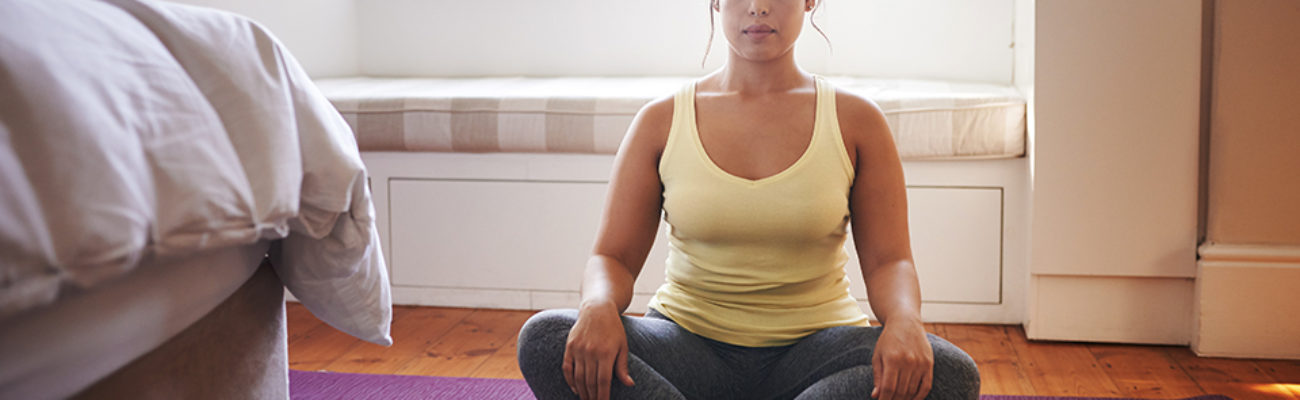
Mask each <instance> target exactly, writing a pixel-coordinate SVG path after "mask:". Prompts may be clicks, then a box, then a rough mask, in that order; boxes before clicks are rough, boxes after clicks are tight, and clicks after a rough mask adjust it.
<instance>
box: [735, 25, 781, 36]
mask: <svg viewBox="0 0 1300 400" xmlns="http://www.w3.org/2000/svg"><path fill="white" fill-rule="evenodd" d="M740 32H741V33H743V34H745V35H746V36H749V37H750V38H753V39H762V38H765V37H767V36H768V35H771V34H774V33H776V29H772V27H771V26H768V25H766V24H755V25H750V26H747V27H745V29H742V30H741V31H740Z"/></svg>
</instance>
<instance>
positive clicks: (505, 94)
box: [316, 77, 1025, 160]
mask: <svg viewBox="0 0 1300 400" xmlns="http://www.w3.org/2000/svg"><path fill="white" fill-rule="evenodd" d="M691 79H692V78H685V77H627V78H591V77H563V78H449V79H425V78H367V77H355V78H331V79H320V80H317V81H316V83H317V85H318V86H319V87H320V89H321V91H322V92H324V94H325V96H326V97H327V98H329V100H330V101H331V102H332V103H333V104H334V106H335V108H337V109H338V110H339V112H340V113H341V114H342V115H343V118H344V119H345V120H347V122H348V124H349V125H351V126H352V129H353V131H354V132H355V133H356V136H357V143H358V145H359V146H360V148H361V150H362V151H434V152H476V153H483V152H526V153H594V154H614V153H615V152H617V151H618V146H619V143H620V142H621V141H622V139H623V136H624V134H626V132H627V128H628V126H629V125H630V124H631V123H632V117H633V116H634V115H636V112H637V110H639V109H640V108H641V106H643V105H645V103H647V102H649V101H651V100H653V99H655V98H659V97H663V96H668V95H671V94H672V93H674V92H676V91H677V89H679V88H680V87H681V86H682V85H684V84H687V83H688V82H690V81H691ZM829 79H830V80H831V82H833V83H834V84H835V85H836V86H837V87H839V88H840V89H842V90H847V91H851V92H854V93H857V94H860V95H862V96H864V97H867V98H869V99H872V100H874V101H875V102H876V103H877V104H879V105H880V107H881V109H882V110H884V112H885V116H886V119H887V120H888V121H889V125H890V128H891V130H892V131H893V134H894V138H895V142H896V143H897V145H898V149H899V154H900V156H901V157H902V158H903V159H904V160H930V159H984V158H1009V157H1018V156H1021V155H1023V154H1024V152H1025V98H1024V96H1023V95H1021V94H1020V92H1019V91H1017V90H1016V89H1015V88H1014V87H1012V86H1005V85H994V84H978V83H960V82H946V81H925V80H910V79H868V78H858V77H830V78H829Z"/></svg>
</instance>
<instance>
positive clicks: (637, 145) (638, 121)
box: [623, 95, 674, 153]
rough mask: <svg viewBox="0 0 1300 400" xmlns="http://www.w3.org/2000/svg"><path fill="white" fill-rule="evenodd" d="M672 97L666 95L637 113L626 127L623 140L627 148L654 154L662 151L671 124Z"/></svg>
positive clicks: (652, 101)
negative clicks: (650, 151)
mask: <svg viewBox="0 0 1300 400" xmlns="http://www.w3.org/2000/svg"><path fill="white" fill-rule="evenodd" d="M673 97H674V96H673V95H667V96H663V97H659V98H657V99H654V100H651V101H650V102H649V103H646V104H645V105H644V106H642V107H641V110H640V111H637V113H636V117H634V118H632V125H631V126H630V127H628V130H627V137H626V138H624V139H623V140H624V142H625V144H626V145H627V146H629V147H630V148H633V149H639V150H653V151H655V152H656V153H658V152H661V151H662V150H663V148H664V146H665V145H666V143H667V142H668V132H669V130H671V129H672V124H673V111H674V100H673Z"/></svg>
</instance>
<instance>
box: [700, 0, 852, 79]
mask: <svg viewBox="0 0 1300 400" xmlns="http://www.w3.org/2000/svg"><path fill="white" fill-rule="evenodd" d="M718 1H719V0H709V2H708V6H709V42H708V43H706V44H705V45H704V58H703V59H701V60H700V68H703V67H704V63H705V62H707V61H709V51H710V50H713V5H714V4H717V3H718ZM823 2H825V0H821V1H818V2H817V5H814V6H813V10H812V15H811V16H810V17H809V18H811V19H812V27H813V29H816V30H817V33H818V34H820V35H822V39H824V40H826V47H828V48H830V50H831V53H835V46H833V45H831V38H830V37H829V36H826V32H825V31H823V30H822V28H821V27H820V26H817V18H816V17H817V10H820V9H822V3H823Z"/></svg>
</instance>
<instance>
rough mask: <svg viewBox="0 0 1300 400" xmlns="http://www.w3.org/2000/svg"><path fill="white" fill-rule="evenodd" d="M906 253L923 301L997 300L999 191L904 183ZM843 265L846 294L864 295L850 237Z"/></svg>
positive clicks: (999, 275)
mask: <svg viewBox="0 0 1300 400" xmlns="http://www.w3.org/2000/svg"><path fill="white" fill-rule="evenodd" d="M907 202H908V222H909V228H910V230H911V239H912V257H913V259H914V260H915V261H916V270H917V275H918V276H919V279H920V281H921V299H922V301H924V302H928V303H974V304H1000V303H1001V302H1002V190H1001V189H998V188H960V187H955V188H950V187H909V188H908V189H907ZM846 246H847V247H848V249H849V262H848V264H847V265H845V269H846V270H847V271H848V274H849V280H850V281H851V282H852V292H853V295H854V296H855V297H858V298H859V299H866V286H865V285H864V284H863V282H862V273H861V272H860V271H861V269H860V267H859V264H858V257H857V251H856V250H855V248H854V247H853V246H854V243H853V241H852V239H851V238H850V240H849V242H848V243H847V244H846Z"/></svg>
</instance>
